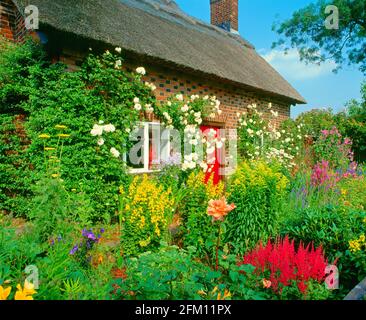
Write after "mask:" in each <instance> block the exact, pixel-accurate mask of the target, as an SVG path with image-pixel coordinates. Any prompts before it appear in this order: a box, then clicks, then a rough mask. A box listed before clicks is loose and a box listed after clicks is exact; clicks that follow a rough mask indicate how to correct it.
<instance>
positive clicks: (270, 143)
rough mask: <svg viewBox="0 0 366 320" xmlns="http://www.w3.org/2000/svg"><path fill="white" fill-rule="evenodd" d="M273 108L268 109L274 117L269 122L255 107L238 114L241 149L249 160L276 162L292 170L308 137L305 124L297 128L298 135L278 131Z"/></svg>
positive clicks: (276, 116)
mask: <svg viewBox="0 0 366 320" xmlns="http://www.w3.org/2000/svg"><path fill="white" fill-rule="evenodd" d="M272 108H273V106H272V104H271V103H270V104H269V105H268V107H267V109H268V110H269V111H270V114H271V116H272V118H270V119H269V120H266V119H264V117H263V112H260V111H258V107H257V105H256V104H252V105H249V106H247V111H244V112H238V113H237V117H238V123H239V129H238V133H239V134H238V135H239V141H238V143H239V149H240V152H241V153H242V154H243V155H244V156H245V157H246V158H248V159H250V160H254V159H259V158H264V159H265V160H266V161H268V162H271V161H273V160H276V161H278V162H279V163H281V164H282V165H284V166H285V167H287V168H289V169H290V168H292V167H294V166H295V163H294V159H295V158H296V157H297V156H298V155H299V151H300V148H299V145H301V144H302V141H303V139H304V138H305V135H304V134H303V132H302V131H303V124H300V125H299V126H298V127H297V128H296V130H297V131H296V132H289V131H286V130H279V128H277V127H276V125H275V123H276V121H275V120H276V118H278V116H279V115H278V112H276V111H274V110H273V109H272Z"/></svg>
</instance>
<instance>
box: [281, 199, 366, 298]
mask: <svg viewBox="0 0 366 320" xmlns="http://www.w3.org/2000/svg"><path fill="white" fill-rule="evenodd" d="M365 216H366V212H362V211H361V212H360V211H359V210H355V209H352V208H349V207H343V206H333V205H323V206H312V207H308V208H303V209H301V208H299V209H298V210H297V212H296V215H295V216H292V217H291V218H290V219H288V220H285V221H284V222H283V226H282V228H281V229H282V231H281V233H282V234H283V235H288V236H289V237H290V238H293V239H296V241H302V242H303V243H310V242H313V243H314V246H315V247H317V246H320V245H321V246H322V247H323V249H324V253H325V255H326V256H327V257H328V259H329V262H330V263H332V262H333V261H334V262H336V264H337V267H338V268H339V271H340V277H341V279H340V285H341V286H342V290H345V289H346V290H350V289H352V287H353V286H355V285H356V284H357V283H358V281H360V280H361V279H360V278H363V277H365V272H364V270H363V269H362V268H357V267H355V265H354V263H353V261H352V257H351V255H350V251H349V241H351V240H354V239H355V238H358V236H359V235H360V234H361V233H362V232H365V224H364V222H363V219H365ZM342 292H343V291H342Z"/></svg>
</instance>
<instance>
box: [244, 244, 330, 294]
mask: <svg viewBox="0 0 366 320" xmlns="http://www.w3.org/2000/svg"><path fill="white" fill-rule="evenodd" d="M240 264H251V265H253V266H254V267H256V271H255V272H256V273H257V274H262V273H264V272H266V271H269V272H270V280H269V281H270V282H271V288H272V290H273V291H275V292H280V291H281V287H284V286H289V285H291V283H292V282H293V281H295V283H296V284H297V287H298V288H299V290H300V291H301V292H302V293H303V294H306V290H307V282H308V281H309V280H315V281H317V282H319V283H320V282H322V281H324V279H325V267H326V266H327V264H328V262H327V260H326V259H325V257H324V255H323V250H322V248H321V247H319V248H317V249H314V247H313V246H312V245H308V246H307V247H304V245H303V244H300V246H299V247H298V249H297V251H296V249H295V244H294V241H290V240H289V239H288V237H286V238H285V239H283V240H281V239H278V240H277V241H276V242H275V243H274V244H272V243H271V242H270V241H268V243H267V245H266V246H265V247H264V246H263V244H262V243H259V245H258V246H257V248H256V249H254V250H253V251H251V252H249V253H247V254H246V255H245V256H244V258H243V261H242V262H241V263H240ZM266 284H268V283H266ZM263 285H264V280H263Z"/></svg>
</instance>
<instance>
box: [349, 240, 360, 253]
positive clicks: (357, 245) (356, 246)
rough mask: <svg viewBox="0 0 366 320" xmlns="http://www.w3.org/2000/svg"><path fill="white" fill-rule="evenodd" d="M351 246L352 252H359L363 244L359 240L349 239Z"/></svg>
mask: <svg viewBox="0 0 366 320" xmlns="http://www.w3.org/2000/svg"><path fill="white" fill-rule="evenodd" d="M349 248H350V251H351V252H357V251H360V250H361V244H360V242H359V240H351V241H349Z"/></svg>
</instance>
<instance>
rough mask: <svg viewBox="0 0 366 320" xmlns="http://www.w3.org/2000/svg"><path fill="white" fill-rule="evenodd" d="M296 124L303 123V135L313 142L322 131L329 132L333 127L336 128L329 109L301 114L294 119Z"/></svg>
mask: <svg viewBox="0 0 366 320" xmlns="http://www.w3.org/2000/svg"><path fill="white" fill-rule="evenodd" d="M296 123H298V124H300V123H303V124H304V133H305V134H306V135H307V136H309V137H311V138H313V139H314V140H317V139H318V137H319V136H320V134H321V131H322V130H331V129H332V128H333V127H335V126H337V122H336V121H335V119H334V115H333V113H332V110H331V109H327V110H320V109H313V110H310V111H307V112H304V113H301V114H300V115H299V116H298V117H297V118H296Z"/></svg>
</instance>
